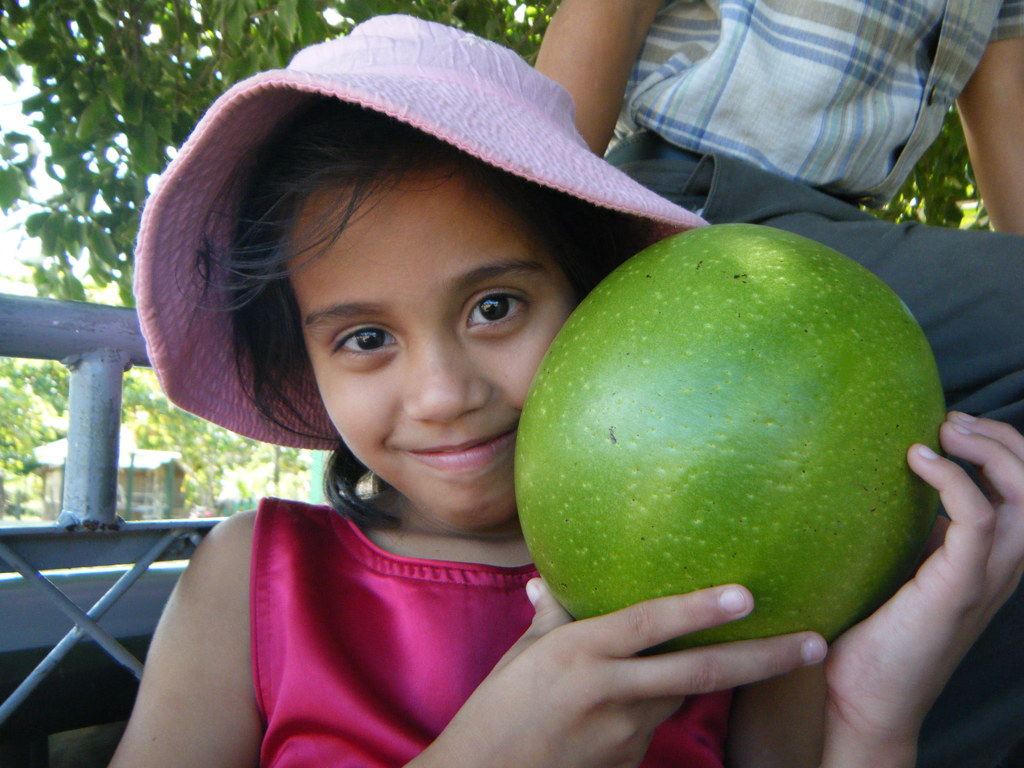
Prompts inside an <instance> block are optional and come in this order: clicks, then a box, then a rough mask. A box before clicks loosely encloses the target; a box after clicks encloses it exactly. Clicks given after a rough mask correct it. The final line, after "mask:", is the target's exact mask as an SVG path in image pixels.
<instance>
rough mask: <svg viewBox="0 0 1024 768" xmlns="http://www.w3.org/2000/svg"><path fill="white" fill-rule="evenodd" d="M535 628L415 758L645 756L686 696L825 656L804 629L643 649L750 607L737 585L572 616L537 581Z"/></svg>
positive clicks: (587, 763)
mask: <svg viewBox="0 0 1024 768" xmlns="http://www.w3.org/2000/svg"><path fill="white" fill-rule="evenodd" d="M528 592H529V594H530V597H531V599H532V600H533V602H534V606H535V608H536V615H535V618H534V621H533V624H532V625H531V627H530V629H529V630H528V631H527V632H526V634H525V635H523V637H522V638H521V639H520V640H519V642H517V643H516V645H514V646H513V647H512V648H511V649H510V650H509V652H508V653H507V654H506V655H505V656H504V658H503V659H502V660H501V661H500V662H499V663H498V665H497V666H496V667H495V669H494V671H493V672H492V673H491V674H490V675H489V676H488V677H487V679H485V680H484V681H483V683H481V685H480V687H479V688H477V690H476V692H475V693H474V694H473V695H472V696H471V697H470V698H469V700H468V701H467V702H466V704H465V705H464V706H463V707H462V709H461V710H459V712H458V714H457V715H456V716H455V718H454V719H453V720H452V722H451V724H450V725H449V726H448V728H447V729H445V731H444V733H442V734H441V736H440V737H439V738H438V739H437V741H435V742H434V744H433V745H432V746H431V747H430V749H428V750H427V752H425V753H424V754H423V755H422V756H421V757H420V758H418V759H417V760H415V761H414V762H413V765H417V766H418V765H424V766H425V765H434V764H437V765H442V764H444V765H449V766H450V765H459V766H476V765H482V766H488V767H489V768H503V767H504V766H510V767H511V766H515V768H519V766H523V765H529V766H531V768H545V767H546V766H551V767H552V768H573V767H574V766H579V768H584V767H585V768H602V767H605V766H607V767H609V768H610V767H611V766H615V767H617V768H618V767H624V766H635V765H637V764H638V763H639V762H640V761H641V759H642V758H643V756H644V753H645V752H646V750H647V746H648V744H649V742H650V739H651V736H652V733H653V731H654V729H655V727H657V726H658V725H659V724H660V723H661V722H662V721H663V720H665V719H666V718H667V717H669V716H670V715H671V714H672V713H673V712H674V711H675V710H676V709H677V708H678V707H679V706H680V704H681V703H682V700H683V698H684V697H685V696H686V695H688V694H697V693H706V692H710V691H716V690H722V689H726V688H732V687H735V686H737V685H742V684H745V683H749V682H752V681H755V680H761V679H764V678H767V677H772V676H774V675H779V674H782V673H784V672H789V671H791V670H793V669H796V668H798V667H801V666H803V665H805V664H809V663H816V662H820V661H821V659H822V658H823V656H824V653H825V645H824V641H823V639H822V638H821V637H820V636H818V635H815V634H812V633H800V634H796V635H786V636H781V637H773V638H768V639H765V640H753V641H744V642H737V643H729V644H723V645H718V646H709V647H704V648H696V649H692V650H686V651H679V652H674V653H666V654H661V655H652V656H642V657H638V656H637V655H636V654H637V653H638V652H640V651H642V650H644V649H647V648H650V647H652V646H655V645H657V644H659V643H662V642H665V641H667V640H671V639H673V638H676V637H679V636H681V635H685V634H688V633H691V632H696V631H697V630H701V629H706V628H708V627H712V626H716V625H719V624H724V623H725V622H727V621H731V620H734V619H738V618H740V617H742V616H745V615H746V614H748V613H749V612H750V611H751V609H752V608H753V605H754V601H753V598H752V597H751V595H750V593H749V592H748V591H747V590H746V589H744V588H742V587H739V586H724V587H716V588H712V589H706V590H702V591H700V592H694V593H691V594H687V595H677V596H672V597H665V598H659V599H657V600H650V601H647V602H645V603H640V604H638V605H635V606H632V607H630V608H626V609H624V610H621V611H617V612H615V613H611V614H608V615H606V616H600V617H597V618H593V619H587V620H584V621H578V622H572V621H571V620H570V617H569V615H568V614H567V613H566V612H565V611H564V610H563V609H562V608H561V607H560V606H559V605H558V603H557V602H556V601H555V599H554V597H553V596H552V595H551V593H550V592H548V590H547V588H546V587H545V586H544V585H543V582H542V581H541V580H539V579H538V580H535V581H533V582H531V583H530V585H529V587H528Z"/></svg>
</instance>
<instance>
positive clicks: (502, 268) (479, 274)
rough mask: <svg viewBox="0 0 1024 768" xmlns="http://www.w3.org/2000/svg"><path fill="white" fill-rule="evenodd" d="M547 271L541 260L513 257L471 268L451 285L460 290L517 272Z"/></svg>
mask: <svg viewBox="0 0 1024 768" xmlns="http://www.w3.org/2000/svg"><path fill="white" fill-rule="evenodd" d="M547 271H548V268H547V267H546V266H545V265H544V264H543V263H542V262H540V261H535V260H533V259H511V260H509V261H501V262H498V263H496V264H485V265H483V266H482V267H477V268H476V269H471V270H470V271H469V272H466V273H465V274H462V275H459V276H458V277H457V278H455V279H454V280H452V283H451V287H452V289H453V290H455V291H459V290H464V289H466V288H470V287H472V286H474V285H476V284H477V283H482V282H485V281H488V280H494V279H496V278H499V277H508V276H511V275H514V274H517V273H524V274H531V273H533V274H535V273H538V272H547Z"/></svg>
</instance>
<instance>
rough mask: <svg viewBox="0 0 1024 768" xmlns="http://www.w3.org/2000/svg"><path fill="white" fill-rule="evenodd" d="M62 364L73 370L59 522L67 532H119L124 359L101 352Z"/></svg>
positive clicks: (112, 351) (105, 350) (126, 364)
mask: <svg viewBox="0 0 1024 768" xmlns="http://www.w3.org/2000/svg"><path fill="white" fill-rule="evenodd" d="M64 362H65V364H66V365H67V366H68V368H70V369H71V385H70V392H69V396H68V456H67V464H66V466H67V475H66V476H65V478H64V503H63V509H62V510H61V513H60V517H59V518H58V519H57V522H58V524H59V525H62V526H64V527H67V528H73V527H77V526H79V525H81V526H85V527H86V528H90V529H97V528H117V527H118V519H117V454H118V440H119V433H120V424H121V385H122V381H123V378H124V372H125V370H127V368H128V367H129V365H130V363H129V359H128V355H127V354H126V353H125V352H124V351H123V350H120V349H109V348H102V349H96V350H91V351H87V352H82V353H80V354H78V355H76V356H74V357H72V358H69V359H67V360H65V361H64Z"/></svg>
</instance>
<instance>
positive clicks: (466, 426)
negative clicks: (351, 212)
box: [291, 171, 576, 558]
mask: <svg viewBox="0 0 1024 768" xmlns="http://www.w3.org/2000/svg"><path fill="white" fill-rule="evenodd" d="M344 204H345V200H344V193H343V191H342V192H338V191H334V192H332V193H330V194H328V193H323V194H320V195H318V196H316V197H314V198H313V199H312V200H310V201H309V202H308V203H307V204H306V206H305V207H304V209H303V210H302V213H301V215H300V217H299V223H298V225H297V227H296V230H295V231H294V232H293V233H292V242H293V243H295V244H296V245H297V246H298V247H299V248H300V249H301V247H302V244H303V243H304V242H308V241H310V240H312V241H315V240H316V238H317V235H318V233H321V232H323V231H325V228H326V227H329V226H330V224H329V223H330V217H331V215H332V213H333V212H334V211H335V210H337V206H338V205H344ZM315 253H316V255H315V256H312V257H307V258H304V259H296V260H294V261H293V265H292V266H293V267H294V268H295V270H294V273H293V275H292V278H291V279H292V286H293V289H294V293H295V298H296V300H297V303H298V307H299V313H300V318H301V321H302V324H303V336H304V338H305V342H306V347H307V351H308V354H309V358H310V361H311V362H312V366H313V371H314V374H315V376H316V381H317V385H318V387H319V389H320V392H321V395H322V397H323V400H324V403H325V405H326V407H327V411H328V413H329V414H330V416H331V419H332V421H333V422H334V424H335V426H336V427H337V429H338V432H339V434H340V435H341V436H342V439H343V440H344V441H345V443H346V445H347V446H348V447H349V449H350V450H351V451H352V452H353V454H355V455H356V456H357V457H358V458H359V460H360V461H362V462H363V464H365V465H366V466H367V467H369V468H370V469H371V471H373V472H374V473H375V474H376V475H377V476H378V477H380V478H381V479H382V480H383V481H384V482H385V483H387V484H388V485H390V486H391V487H392V488H393V489H394V490H395V491H396V492H397V498H398V502H397V509H398V513H399V517H400V519H401V530H402V532H403V533H411V532H435V533H443V534H444V535H446V536H451V535H452V534H455V535H456V536H459V537H462V538H463V539H465V538H466V537H467V536H468V537H470V538H476V539H478V540H480V541H481V542H485V541H487V540H495V539H505V540H507V539H508V537H509V536H514V537H518V536H519V535H520V534H519V523H518V517H517V514H516V508H515V494H514V488H513V473H512V463H513V456H514V452H515V451H514V448H515V436H516V427H517V425H518V422H519V414H520V411H521V409H522V405H523V402H524V400H525V398H526V393H527V390H528V388H529V385H530V382H531V381H532V379H533V376H534V373H535V372H536V369H537V366H538V365H539V363H540V360H541V358H542V357H543V355H544V353H545V352H546V351H547V348H548V346H549V345H550V343H551V340H552V339H553V338H554V336H555V334H556V333H557V332H558V330H559V329H560V328H561V326H562V324H563V323H564V322H565V319H566V318H567V317H568V315H569V313H570V312H571V311H572V308H573V307H574V306H575V303H576V296H575V293H574V291H573V289H572V287H571V286H570V284H569V282H568V280H567V279H566V277H565V275H564V274H563V273H562V271H561V269H560V268H559V267H558V266H557V265H556V264H555V261H554V259H553V258H552V255H551V251H550V247H549V246H548V245H547V243H546V242H545V241H544V240H543V238H541V237H540V236H539V235H538V234H536V233H535V231H534V230H533V229H532V228H531V227H530V226H529V225H528V224H527V223H526V222H525V221H524V220H523V219H522V218H521V217H520V216H518V215H517V214H516V213H514V212H513V211H512V210H511V209H510V208H509V207H508V206H507V205H506V204H505V203H504V202H502V201H501V200H500V199H498V198H497V197H496V196H495V195H494V194H493V193H490V192H488V191H486V189H485V187H484V185H482V184H481V183H479V182H478V181H476V180H474V179H473V178H472V177H470V176H468V175H467V174H466V173H461V172H456V173H445V172H442V171H437V172H432V173H419V174H414V175H410V176H407V177H404V178H403V179H402V180H401V181H399V182H398V183H397V184H395V185H394V186H390V187H388V188H387V190H386V191H385V192H383V193H381V194H380V195H378V196H376V197H373V198H372V199H371V200H370V202H368V203H367V204H366V205H364V206H363V208H362V209H360V210H359V212H358V213H357V215H356V216H355V218H354V220H353V221H352V222H351V223H350V225H349V226H348V227H347V228H346V229H345V230H344V232H343V233H342V234H341V236H340V237H338V238H337V239H336V240H334V241H333V242H331V243H330V244H329V245H327V246H325V247H323V248H322V249H320V250H316V251H315ZM480 557H481V558H486V557H487V555H486V553H484V552H482V553H481V554H480Z"/></svg>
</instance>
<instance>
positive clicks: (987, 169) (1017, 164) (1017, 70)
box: [957, 38, 1024, 234]
mask: <svg viewBox="0 0 1024 768" xmlns="http://www.w3.org/2000/svg"><path fill="white" fill-rule="evenodd" d="M957 108H958V110H959V112H960V120H961V122H962V123H963V126H964V135H965V137H966V139H967V150H968V152H970V155H971V164H972V166H973V168H974V176H975V178H976V179H977V182H978V187H979V189H980V191H981V196H982V199H983V200H984V201H985V208H986V209H987V210H988V214H989V219H990V221H991V222H992V228H993V229H997V230H1000V231H1003V232H1016V233H1017V234H1024V38H1016V39H1009V40H997V41H995V42H993V43H991V44H989V46H988V48H987V49H986V51H985V53H984V55H983V56H982V58H981V62H980V63H979V65H978V68H977V69H976V70H975V72H974V75H973V76H972V77H971V79H970V80H969V81H968V83H967V86H966V87H965V88H964V90H963V92H962V93H961V94H960V98H959V99H957Z"/></svg>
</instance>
